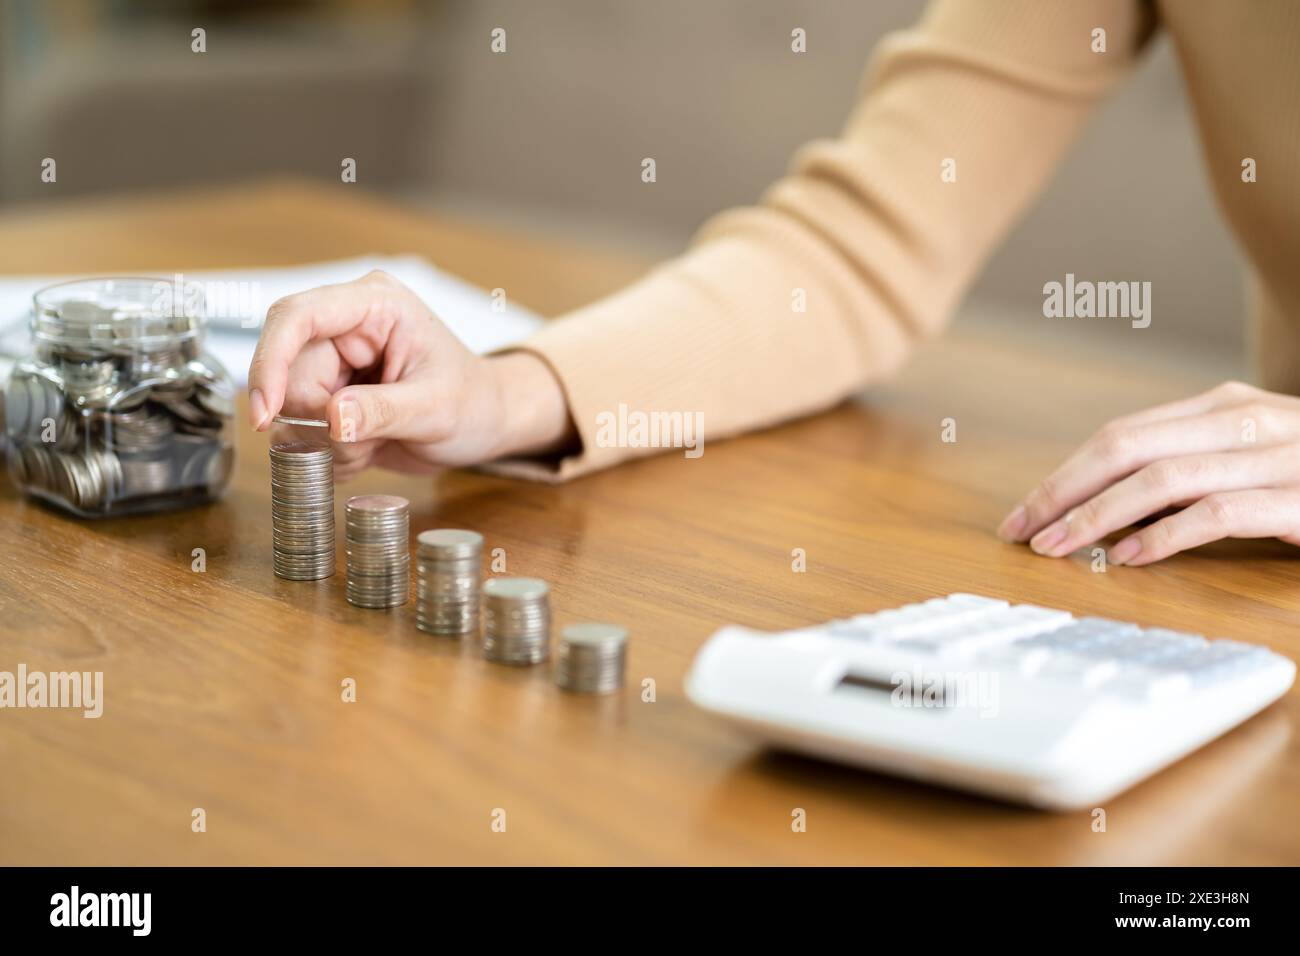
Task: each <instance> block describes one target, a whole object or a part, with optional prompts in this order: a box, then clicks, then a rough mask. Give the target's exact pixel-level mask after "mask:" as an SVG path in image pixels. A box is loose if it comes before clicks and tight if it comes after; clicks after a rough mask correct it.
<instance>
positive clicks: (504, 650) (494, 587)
mask: <svg viewBox="0 0 1300 956" xmlns="http://www.w3.org/2000/svg"><path fill="white" fill-rule="evenodd" d="M550 594H551V589H550V587H548V586H547V584H546V582H545V581H540V580H538V579H537V578H492V579H490V580H489V581H488V582H487V583H486V584H484V585H483V656H484V657H486V658H487V659H488V660H490V661H496V662H497V663H498V664H537V663H540V662H541V661H544V660H546V658H547V655H549V654H550V651H551V598H550Z"/></svg>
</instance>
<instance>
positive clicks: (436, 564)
mask: <svg viewBox="0 0 1300 956" xmlns="http://www.w3.org/2000/svg"><path fill="white" fill-rule="evenodd" d="M415 543H416V549H415V557H416V564H415V570H416V609H415V626H416V627H418V628H419V629H420V630H422V631H426V632H428V633H430V634H444V635H448V636H453V637H459V636H460V635H462V634H477V633H478V625H479V588H480V587H481V585H482V580H483V536H482V535H481V534H479V533H478V532H476V531H460V530H457V529H455V528H439V529H437V530H435V531H421V532H420V535H419V537H418V538H416V539H415Z"/></svg>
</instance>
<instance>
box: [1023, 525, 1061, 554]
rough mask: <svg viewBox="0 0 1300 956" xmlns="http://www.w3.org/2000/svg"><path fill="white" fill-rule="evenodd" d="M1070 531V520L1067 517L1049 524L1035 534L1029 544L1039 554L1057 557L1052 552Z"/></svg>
mask: <svg viewBox="0 0 1300 956" xmlns="http://www.w3.org/2000/svg"><path fill="white" fill-rule="evenodd" d="M1069 533H1070V522H1069V520H1068V519H1066V518H1062V519H1061V520H1060V521H1055V522H1053V523H1052V524H1049V525H1048V526H1047V527H1046V528H1044V529H1043V530H1042V531H1040V532H1038V534H1036V535H1034V536H1033V538H1031V539H1030V541H1029V546H1030V547H1031V548H1033V549H1034V550H1035V551H1037V552H1038V553H1039V554H1045V555H1048V556H1049V557H1055V555H1053V554H1052V553H1051V552H1052V551H1053V550H1054V549H1055V548H1057V547H1058V546H1059V545H1060V544H1061V542H1062V541H1064V540H1065V537H1066V535H1068V534H1069Z"/></svg>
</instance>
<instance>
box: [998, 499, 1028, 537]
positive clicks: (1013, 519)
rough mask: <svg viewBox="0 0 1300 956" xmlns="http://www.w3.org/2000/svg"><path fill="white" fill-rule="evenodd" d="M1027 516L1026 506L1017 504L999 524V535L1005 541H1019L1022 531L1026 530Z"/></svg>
mask: <svg viewBox="0 0 1300 956" xmlns="http://www.w3.org/2000/svg"><path fill="white" fill-rule="evenodd" d="M1026 517H1027V514H1026V513H1025V506H1024V505H1016V506H1015V507H1014V508H1013V509H1011V513H1010V514H1009V515H1007V516H1006V517H1005V518H1003V519H1002V523H1001V524H1000V525H998V537H999V538H1001V539H1002V540H1003V541H1019V540H1020V535H1021V533H1022V532H1023V531H1024V530H1025V519H1026Z"/></svg>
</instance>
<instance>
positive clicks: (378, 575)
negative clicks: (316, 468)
mask: <svg viewBox="0 0 1300 956" xmlns="http://www.w3.org/2000/svg"><path fill="white" fill-rule="evenodd" d="M410 529H411V503H410V502H409V501H407V500H406V499H405V498H399V497H397V496H396V495H358V496H357V497H355V498H349V499H348V504H347V545H348V601H349V603H351V604H355V605H356V606H357V607H372V608H381V607H397V606H398V605H399V604H405V603H406V599H407V597H408V596H409V594H410V590H411V551H410V545H409V540H410Z"/></svg>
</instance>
